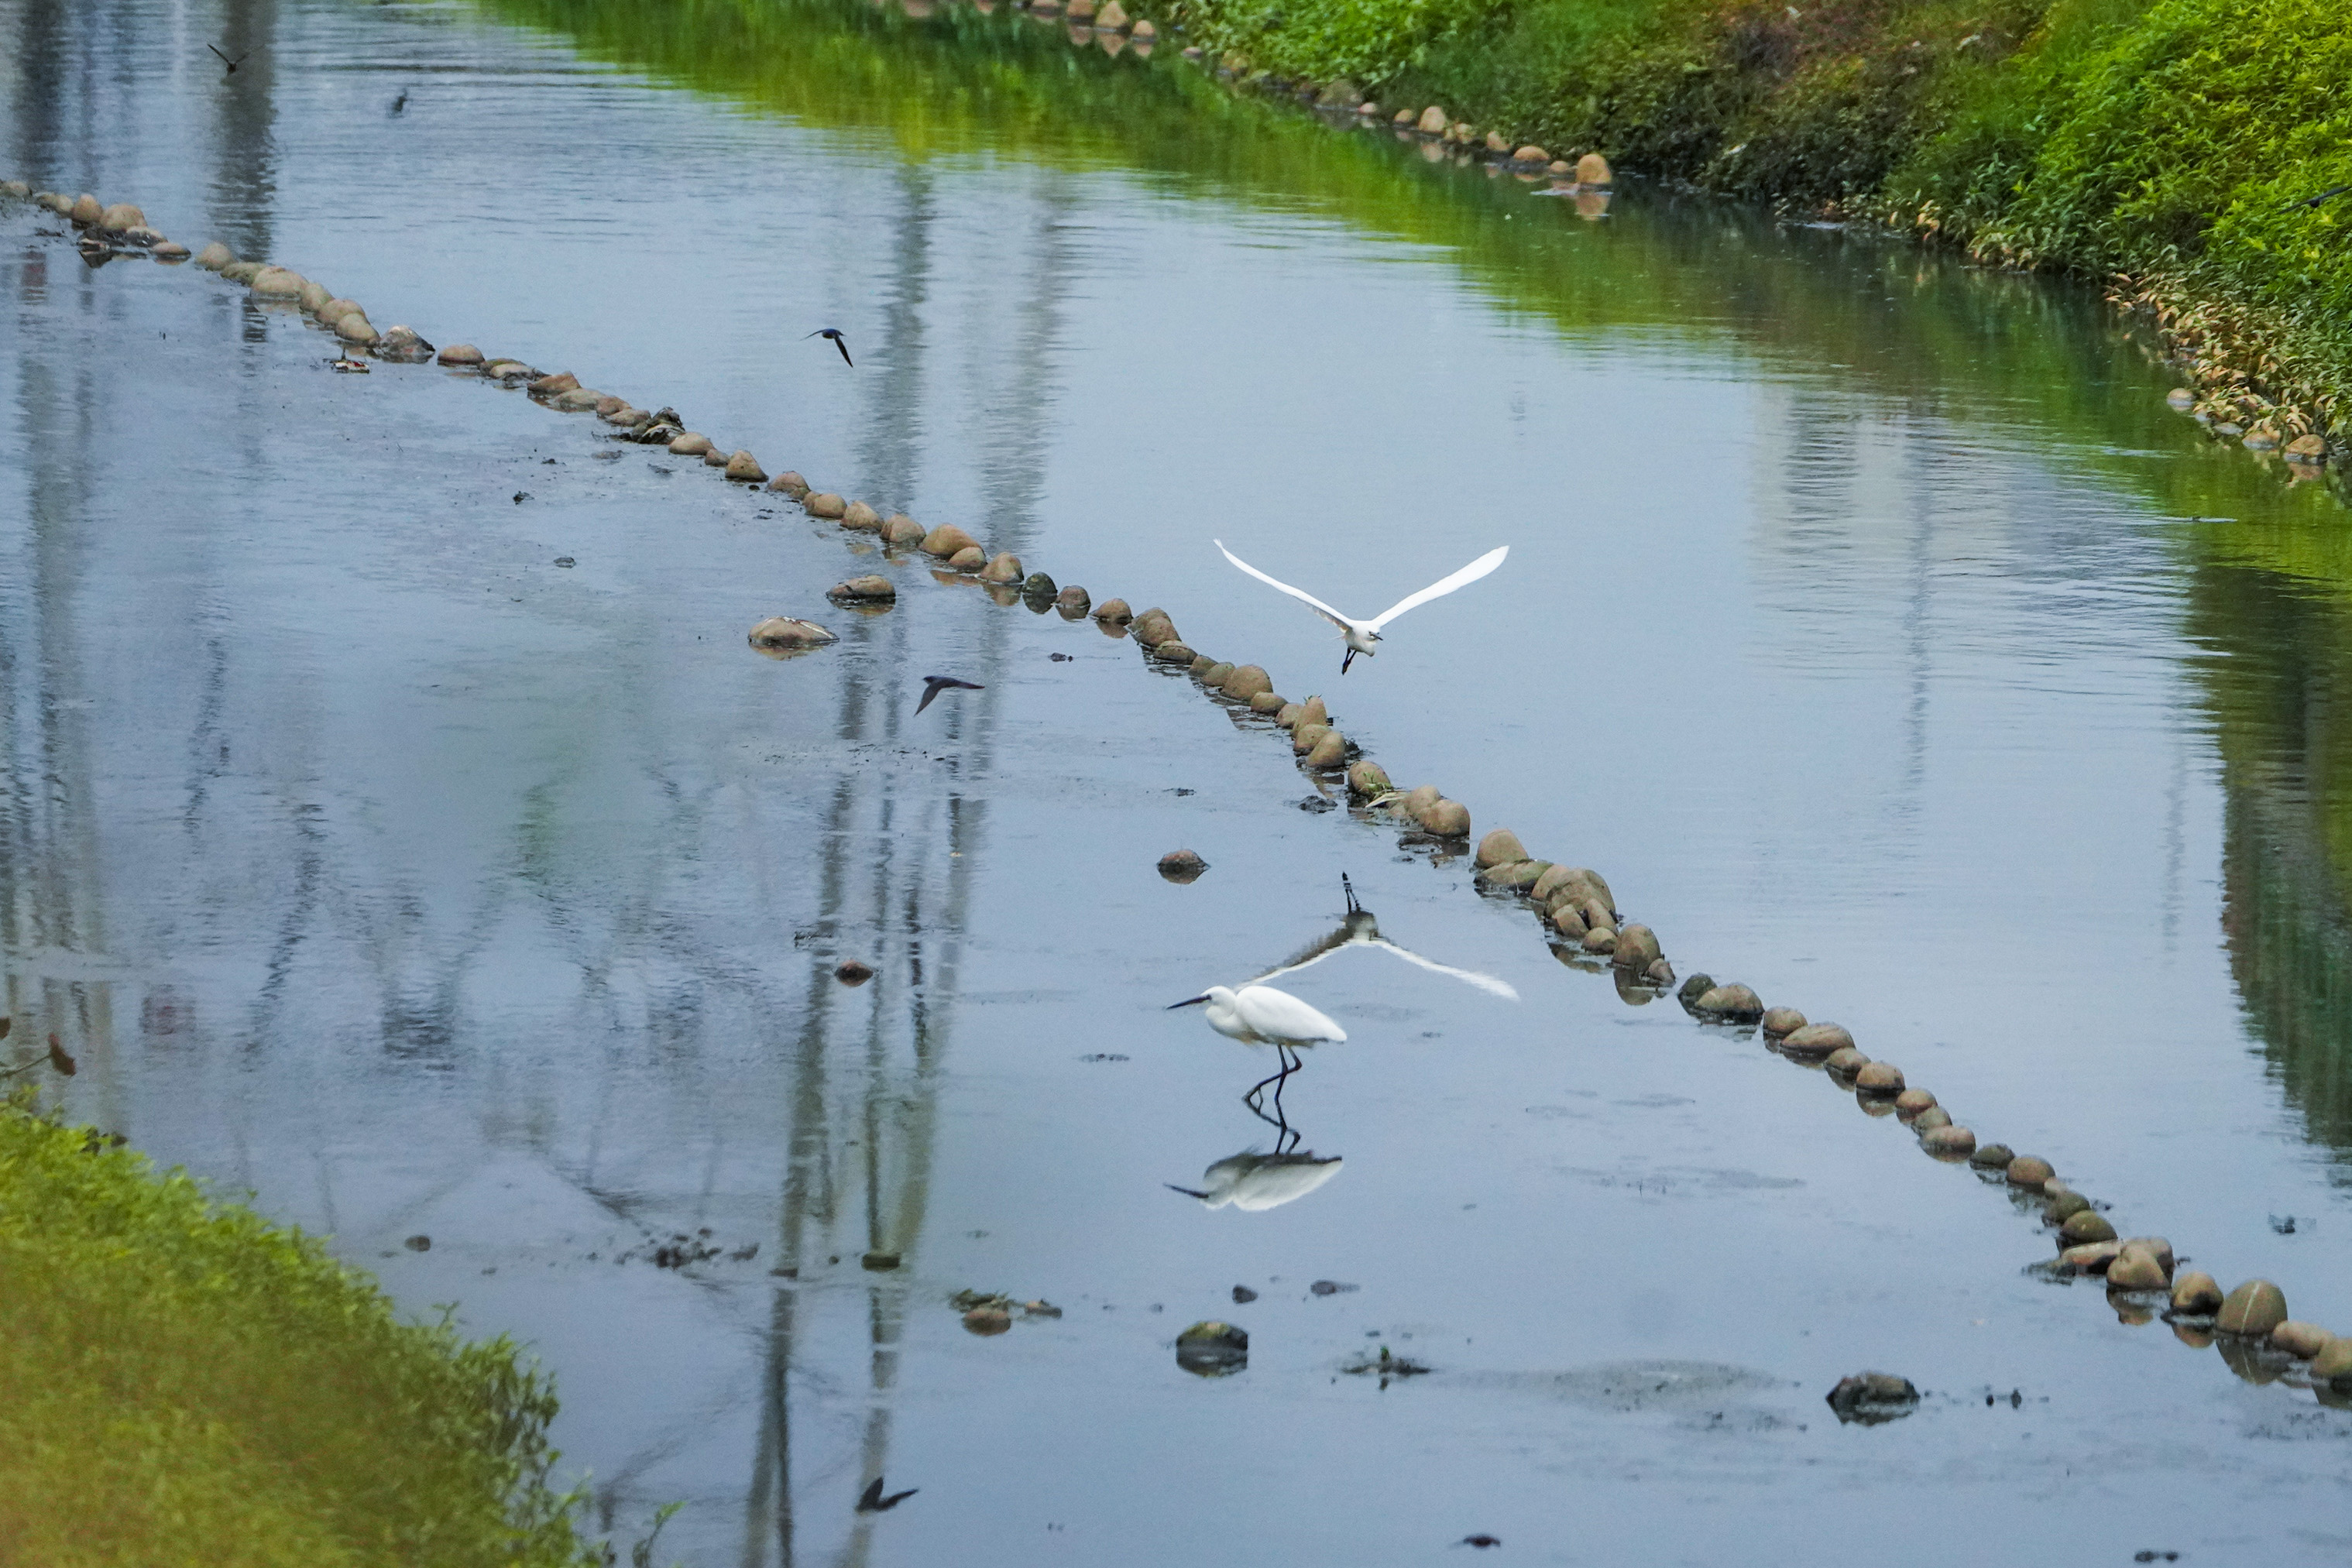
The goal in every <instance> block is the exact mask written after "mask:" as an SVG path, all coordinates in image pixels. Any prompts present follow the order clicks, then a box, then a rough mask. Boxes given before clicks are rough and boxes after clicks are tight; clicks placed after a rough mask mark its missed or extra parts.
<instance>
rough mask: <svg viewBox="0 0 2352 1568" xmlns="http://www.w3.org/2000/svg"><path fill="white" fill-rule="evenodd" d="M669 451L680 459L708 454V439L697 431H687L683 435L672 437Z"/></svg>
mask: <svg viewBox="0 0 2352 1568" xmlns="http://www.w3.org/2000/svg"><path fill="white" fill-rule="evenodd" d="M669 450H670V451H672V452H674V453H676V454H677V455H679V456H680V457H700V456H702V455H705V454H707V453H709V450H710V437H709V436H707V435H705V434H702V433H701V432H700V431H698V430H689V431H688V432H687V433H686V434H683V435H675V436H672V437H671V438H670V443H669Z"/></svg>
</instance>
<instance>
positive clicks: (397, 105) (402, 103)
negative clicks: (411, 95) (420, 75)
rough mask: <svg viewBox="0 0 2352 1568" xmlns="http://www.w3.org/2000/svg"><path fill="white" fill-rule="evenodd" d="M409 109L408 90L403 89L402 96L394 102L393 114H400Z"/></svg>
mask: <svg viewBox="0 0 2352 1568" xmlns="http://www.w3.org/2000/svg"><path fill="white" fill-rule="evenodd" d="M407 107H408V89H406V88H402V89H400V96H399V97H398V98H395V99H393V100H392V112H393V113H394V114H398V113H399V112H400V111H401V110H404V109H406V108H407Z"/></svg>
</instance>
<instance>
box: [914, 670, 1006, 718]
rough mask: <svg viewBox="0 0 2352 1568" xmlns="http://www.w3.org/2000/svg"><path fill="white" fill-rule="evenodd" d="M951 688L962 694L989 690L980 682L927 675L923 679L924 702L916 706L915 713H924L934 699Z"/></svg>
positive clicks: (950, 676) (948, 676)
mask: <svg viewBox="0 0 2352 1568" xmlns="http://www.w3.org/2000/svg"><path fill="white" fill-rule="evenodd" d="M950 687H952V688H953V689H954V690H956V691H960V692H980V691H986V690H987V689H988V688H987V687H985V686H983V685H981V684H980V683H979V682H978V681H960V680H957V679H956V678H955V677H954V676H953V675H925V676H924V677H923V700H922V701H921V702H919V703H917V704H916V705H915V711H916V712H917V713H920V712H922V711H923V710H924V709H925V708H927V707H929V706H931V701H932V699H933V698H935V697H937V696H938V695H940V693H941V692H943V691H947V690H949V689H950Z"/></svg>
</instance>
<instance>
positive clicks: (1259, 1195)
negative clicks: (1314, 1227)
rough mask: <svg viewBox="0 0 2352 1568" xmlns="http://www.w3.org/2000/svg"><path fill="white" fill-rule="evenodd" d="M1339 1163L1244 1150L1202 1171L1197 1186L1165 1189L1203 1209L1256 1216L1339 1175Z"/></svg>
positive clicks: (1296, 1153)
mask: <svg viewBox="0 0 2352 1568" xmlns="http://www.w3.org/2000/svg"><path fill="white" fill-rule="evenodd" d="M1290 1135H1291V1136H1293V1137H1296V1136H1297V1134H1290ZM1342 1163H1343V1162H1342V1161H1341V1160H1340V1158H1339V1155H1329V1156H1328V1157H1324V1156H1319V1155H1317V1154H1316V1153H1315V1151H1314V1150H1312V1149H1306V1150H1288V1151H1277V1152H1276V1153H1274V1154H1260V1153H1258V1152H1257V1151H1256V1150H1255V1149H1244V1150H1243V1151H1242V1152H1241V1153H1240V1154H1237V1155H1226V1156H1225V1157H1224V1158H1223V1159H1222V1160H1219V1161H1218V1162H1217V1163H1216V1164H1214V1165H1213V1166H1210V1167H1209V1168H1208V1169H1207V1170H1204V1171H1202V1173H1201V1182H1202V1185H1201V1186H1198V1187H1190V1186H1177V1185H1176V1184H1175V1183H1174V1182H1170V1183H1169V1184H1168V1186H1169V1189H1170V1190H1171V1191H1173V1192H1181V1193H1182V1194H1184V1196H1186V1197H1197V1198H1199V1199H1200V1200H1201V1207H1203V1208H1223V1207H1227V1206H1229V1205H1230V1206H1231V1207H1234V1208H1238V1209H1241V1210H1243V1211H1244V1213H1250V1214H1255V1213H1257V1212H1258V1211H1259V1210H1261V1209H1267V1208H1279V1207H1282V1206H1283V1205H1284V1204H1286V1203H1293V1202H1296V1201H1297V1199H1299V1198H1302V1197H1306V1196H1307V1194H1308V1193H1310V1192H1313V1191H1314V1190H1315V1189H1316V1188H1317V1187H1318V1186H1322V1185H1323V1184H1324V1183H1325V1182H1327V1181H1329V1180H1330V1179H1331V1178H1332V1177H1333V1176H1338V1175H1339V1166H1340V1165H1341V1164H1342Z"/></svg>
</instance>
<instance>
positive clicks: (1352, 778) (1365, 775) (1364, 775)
mask: <svg viewBox="0 0 2352 1568" xmlns="http://www.w3.org/2000/svg"><path fill="white" fill-rule="evenodd" d="M1395 788H1396V786H1395V785H1393V784H1391V783H1390V782H1389V775H1388V770H1387V769H1386V768H1382V767H1381V765H1380V764H1379V763H1377V762H1375V761H1373V760H1372V759H1371V758H1369V757H1366V758H1360V759H1359V760H1358V761H1357V762H1355V763H1354V764H1353V765H1352V766H1350V767H1349V769H1348V789H1349V791H1350V792H1351V793H1353V794H1354V795H1356V796H1357V797H1358V798H1360V799H1361V800H1379V799H1380V798H1381V796H1383V795H1385V794H1387V793H1388V792H1389V791H1390V790H1391V789H1395Z"/></svg>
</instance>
